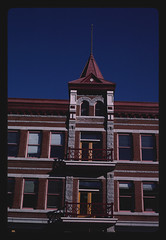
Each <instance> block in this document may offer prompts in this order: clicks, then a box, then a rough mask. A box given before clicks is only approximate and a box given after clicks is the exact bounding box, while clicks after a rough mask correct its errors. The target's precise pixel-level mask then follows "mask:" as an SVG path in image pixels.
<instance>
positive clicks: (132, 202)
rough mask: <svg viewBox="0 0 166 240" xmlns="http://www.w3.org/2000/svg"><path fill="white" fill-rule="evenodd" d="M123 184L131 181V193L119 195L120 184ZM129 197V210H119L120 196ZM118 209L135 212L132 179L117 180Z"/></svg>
mask: <svg viewBox="0 0 166 240" xmlns="http://www.w3.org/2000/svg"><path fill="white" fill-rule="evenodd" d="M121 183H122V184H123V183H124V184H125V183H131V184H132V187H131V193H130V194H128V195H126V194H125V195H121V194H120V184H121ZM121 197H123V198H130V199H131V209H130V210H124V209H123V210H121V209H120V198H121ZM118 211H119V212H135V186H134V182H133V181H118Z"/></svg>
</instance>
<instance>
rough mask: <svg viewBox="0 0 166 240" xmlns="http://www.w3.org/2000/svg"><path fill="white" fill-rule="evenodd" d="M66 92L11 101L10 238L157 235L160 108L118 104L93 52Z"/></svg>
mask: <svg viewBox="0 0 166 240" xmlns="http://www.w3.org/2000/svg"><path fill="white" fill-rule="evenodd" d="M68 88H69V100H48V99H17V98H15V99H14V98H9V100H8V224H9V229H10V231H22V230H27V229H28V231H29V230H39V229H40V230H41V229H46V230H47V229H49V228H50V227H51V228H52V229H53V231H58V230H59V229H62V230H63V231H71V232H73V231H76V230H77V231H90V232H91V231H107V232H113V231H117V232H118V231H155V230H156V229H157V228H158V182H159V176H158V162H159V140H158V134H159V131H158V103H149V102H124V101H123V102H122V101H114V91H115V83H112V82H110V81H107V80H104V78H103V76H102V73H101V72H100V70H99V67H98V66H97V64H96V61H95V59H94V56H93V54H92V53H91V54H90V57H89V59H88V61H87V64H86V65H85V67H84V69H83V72H82V73H81V76H80V78H79V79H77V80H74V81H71V82H69V83H68ZM117 91H118V89H117Z"/></svg>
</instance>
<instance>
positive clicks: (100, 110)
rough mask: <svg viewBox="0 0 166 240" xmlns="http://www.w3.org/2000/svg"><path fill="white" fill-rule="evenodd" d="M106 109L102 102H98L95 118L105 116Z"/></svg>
mask: <svg viewBox="0 0 166 240" xmlns="http://www.w3.org/2000/svg"><path fill="white" fill-rule="evenodd" d="M104 111H105V107H104V104H103V103H102V102H101V101H97V103H96V106H95V116H104Z"/></svg>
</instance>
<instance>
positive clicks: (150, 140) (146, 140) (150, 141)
mask: <svg viewBox="0 0 166 240" xmlns="http://www.w3.org/2000/svg"><path fill="white" fill-rule="evenodd" d="M141 141H142V147H154V137H153V136H141Z"/></svg>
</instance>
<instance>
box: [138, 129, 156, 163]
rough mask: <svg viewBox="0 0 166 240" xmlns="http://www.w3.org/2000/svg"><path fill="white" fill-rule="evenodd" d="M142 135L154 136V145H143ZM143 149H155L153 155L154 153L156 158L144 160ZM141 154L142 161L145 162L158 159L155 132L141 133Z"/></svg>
mask: <svg viewBox="0 0 166 240" xmlns="http://www.w3.org/2000/svg"><path fill="white" fill-rule="evenodd" d="M142 136H151V137H152V138H153V144H154V145H153V147H142ZM143 149H152V150H153V155H154V160H144V159H142V158H143V154H142V150H143ZM140 156H141V161H143V162H156V161H157V155H156V136H155V134H150V133H147V134H146V133H141V134H140Z"/></svg>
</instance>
